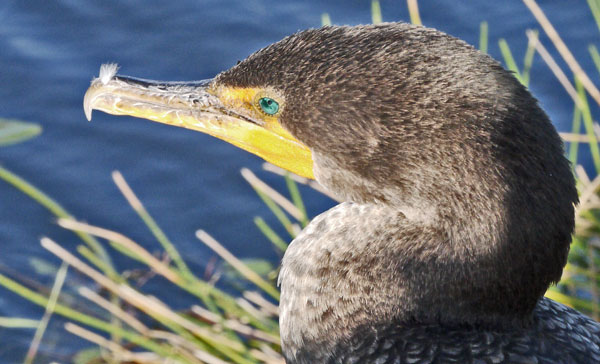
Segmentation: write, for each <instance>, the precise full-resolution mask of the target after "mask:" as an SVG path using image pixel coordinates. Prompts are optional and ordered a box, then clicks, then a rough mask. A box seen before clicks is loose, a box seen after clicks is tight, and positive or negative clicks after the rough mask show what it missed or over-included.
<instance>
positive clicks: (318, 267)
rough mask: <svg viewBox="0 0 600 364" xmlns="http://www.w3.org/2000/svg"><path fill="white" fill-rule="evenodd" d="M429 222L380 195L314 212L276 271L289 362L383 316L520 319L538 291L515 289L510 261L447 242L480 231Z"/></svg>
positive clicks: (491, 321)
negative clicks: (376, 199) (380, 199)
mask: <svg viewBox="0 0 600 364" xmlns="http://www.w3.org/2000/svg"><path fill="white" fill-rule="evenodd" d="M432 222H433V221H432ZM438 222H439V221H437V220H436V221H435V223H432V224H429V223H427V222H424V221H422V220H419V219H413V218H410V217H409V218H407V216H405V214H404V213H403V212H401V211H399V209H398V208H397V207H395V206H392V205H388V204H383V203H365V204H357V203H351V202H346V203H342V204H340V205H338V206H336V207H334V208H332V209H331V210H329V211H327V212H325V213H323V214H321V215H320V216H318V217H316V218H315V219H314V220H313V221H312V222H311V223H310V224H309V225H308V226H307V228H305V229H304V231H303V232H302V233H301V234H300V235H299V236H298V237H297V238H296V239H295V240H294V241H293V242H292V244H291V245H290V246H289V248H288V250H287V252H286V254H285V256H284V258H283V262H282V268H281V273H280V277H279V282H280V284H281V293H282V295H281V303H280V315H281V316H280V326H281V336H282V343H283V349H284V353H285V355H286V358H287V360H288V362H290V363H304V362H307V363H308V362H325V358H326V357H327V355H329V354H330V353H331V352H332V350H333V348H334V347H335V346H337V347H338V348H339V344H340V343H343V342H344V340H346V339H348V338H350V337H352V336H355V335H357V332H356V331H357V330H365V329H366V330H369V329H372V328H374V327H377V326H380V325H389V324H390V323H396V324H397V325H400V326H402V325H407V326H410V325H413V324H415V323H422V324H431V323H439V324H444V325H449V326H456V325H486V326H502V325H514V324H515V323H516V324H524V323H526V322H527V319H528V317H529V314H530V312H531V310H532V309H533V307H534V306H535V302H536V301H537V300H538V298H539V296H540V293H538V292H535V291H530V292H521V293H523V294H527V295H529V296H530V297H528V299H526V300H525V301H527V300H528V301H530V302H524V300H523V297H517V295H516V294H515V292H516V291H515V288H514V287H513V286H518V285H519V282H511V278H506V277H507V276H506V275H505V274H508V277H510V276H512V274H510V272H504V273H503V270H508V269H509V268H508V267H506V266H505V264H504V261H505V257H498V256H502V255H503V254H505V253H506V252H503V251H501V249H500V250H497V251H495V250H496V249H497V247H498V245H497V244H494V243H491V244H490V243H489V242H481V241H471V242H468V243H467V242H465V241H460V242H458V241H456V240H457V239H480V238H481V237H480V236H476V235H474V234H473V233H469V234H467V233H463V234H460V232H459V230H461V229H464V230H463V231H478V229H476V228H473V226H470V227H469V226H462V227H458V226H455V227H453V228H452V229H448V226H446V225H444V224H438ZM453 231H454V232H453ZM486 232H489V231H487V230H486ZM457 234H458V236H457ZM488 238H490V237H488ZM490 239H493V237H491V238H490ZM516 289H517V290H518V288H516ZM521 291H523V290H522V289H521ZM514 300H516V301H517V302H516V303H515V302H514ZM524 305H527V306H524ZM307 355H308V356H309V358H310V359H309V360H308V361H296V360H295V359H294V358H296V357H297V356H301V357H306V356H307Z"/></svg>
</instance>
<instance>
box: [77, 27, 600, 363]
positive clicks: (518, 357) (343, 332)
mask: <svg viewBox="0 0 600 364" xmlns="http://www.w3.org/2000/svg"><path fill="white" fill-rule="evenodd" d="M102 70H103V71H102ZM115 72H116V66H104V67H103V68H102V69H101V74H100V77H99V78H98V79H95V80H93V81H92V84H91V86H90V88H89V89H88V91H87V92H86V95H85V97H84V109H85V112H86V115H87V117H88V119H89V118H90V117H91V112H92V110H93V109H98V110H103V111H106V112H110V113H114V114H118V115H122V114H128V115H134V116H140V117H145V118H149V119H151V120H155V121H159V122H164V123H167V124H171V125H177V126H183V127H188V128H191V129H194V130H198V131H202V132H205V133H208V134H211V135H214V136H216V137H218V138H221V139H224V140H226V141H228V142H230V143H233V144H235V145H236V146H238V147H240V148H243V149H246V150H248V151H250V152H252V153H255V154H257V155H260V156H262V157H263V158H265V159H267V160H270V161H272V162H273V163H276V164H278V165H280V166H281V167H283V168H287V169H289V170H292V171H296V172H297V173H300V174H302V175H304V176H306V177H311V176H314V177H316V179H317V180H318V181H319V182H320V183H321V184H322V185H323V186H324V187H325V188H327V189H328V190H329V191H331V192H332V193H333V194H335V195H337V196H338V197H339V199H340V200H342V201H345V202H343V203H341V204H340V205H338V206H336V207H334V208H332V209H331V210H329V211H327V212H325V213H323V214H321V215H320V216H318V217H316V218H315V219H314V220H313V221H312V222H311V223H310V224H309V225H308V226H307V227H306V228H305V229H304V230H303V231H302V233H301V234H299V235H298V237H297V238H296V239H295V240H294V241H293V242H292V244H291V245H290V246H289V248H288V250H287V251H286V253H285V256H284V258H283V262H282V268H281V273H280V277H279V281H280V284H281V304H280V314H281V316H280V324H281V337H282V345H283V352H284V355H285V357H286V360H287V362H288V363H289V364H309V363H310V364H313V363H331V364H333V363H361V364H363V363H378V364H382V363H396V364H400V363H436V364H443V363H477V364H483V363H486V364H490V363H511V364H513V363H537V364H558V363H565V364H584V363H585V364H589V363H600V325H599V324H598V323H596V322H594V321H592V320H591V319H589V318H587V317H585V316H583V315H581V314H579V313H578V312H576V311H574V310H572V309H569V308H567V307H565V306H563V305H561V304H559V303H556V302H553V301H551V300H548V299H545V298H542V297H543V294H544V292H545V291H546V289H547V288H548V286H549V285H550V284H552V283H553V282H557V281H558V280H559V279H560V276H561V273H562V269H563V267H564V265H565V262H566V258H567V253H568V250H569V244H570V241H571V233H572V231H573V225H574V204H575V203H576V202H577V192H576V190H575V183H574V179H573V175H572V173H571V168H570V166H569V164H568V162H567V160H566V159H565V158H564V156H563V145H562V142H561V140H560V138H559V137H558V135H557V133H556V130H555V129H554V127H553V126H552V124H551V123H550V121H549V120H548V117H547V116H546V114H545V113H544V112H543V111H542V110H541V109H540V107H539V106H538V104H537V101H536V100H535V99H534V98H533V97H532V96H531V94H530V93H529V92H528V91H527V90H526V89H525V88H524V87H523V86H522V85H521V84H520V83H519V82H518V81H517V80H516V79H515V78H514V77H513V76H512V75H511V74H510V73H509V72H507V71H505V70H504V69H503V68H502V67H501V66H500V65H499V64H498V63H497V62H496V61H494V60H493V59H491V58H490V57H488V56H487V55H484V54H481V53H479V52H478V51H477V50H475V49H474V48H472V47H471V46H469V45H467V44H466V43H464V42H462V41H460V40H458V39H455V38H453V37H450V36H448V35H446V34H443V33H441V32H438V31H435V30H433V29H427V28H422V27H416V26H412V25H408V24H383V25H377V26H357V27H325V28H321V29H314V30H308V31H304V32H300V33H297V34H294V35H292V36H290V37H288V38H285V39H283V40H282V41H280V42H278V43H275V44H273V45H271V46H268V47H267V48H265V49H263V50H260V51H258V52H257V53H255V54H253V55H251V56H250V57H249V58H248V59H246V60H244V61H242V62H241V63H239V64H238V65H236V66H235V67H233V68H231V69H230V70H228V71H225V72H223V73H221V74H220V75H218V76H217V77H216V78H215V79H214V80H212V81H210V83H192V84H187V83H161V82H154V81H148V80H139V79H133V78H129V77H125V76H119V75H115ZM290 134H291V135H290Z"/></svg>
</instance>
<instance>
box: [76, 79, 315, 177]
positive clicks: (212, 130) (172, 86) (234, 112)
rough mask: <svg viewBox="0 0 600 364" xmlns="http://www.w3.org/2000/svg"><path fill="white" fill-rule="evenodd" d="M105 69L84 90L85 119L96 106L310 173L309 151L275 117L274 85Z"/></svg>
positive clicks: (280, 100)
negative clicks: (157, 77) (161, 78)
mask: <svg viewBox="0 0 600 364" xmlns="http://www.w3.org/2000/svg"><path fill="white" fill-rule="evenodd" d="M103 72H104V74H103ZM106 72H107V71H102V69H101V72H100V77H99V78H97V79H94V80H93V81H92V84H91V86H90V88H89V89H88V91H87V92H86V95H85V98H84V109H85V112H86V116H87V117H88V119H91V112H92V110H93V109H96V110H101V111H104V112H107V113H109V114H114V115H129V116H134V117H139V118H144V119H149V120H152V121H157V122H160V123H165V124H169V125H174V126H180V127H184V128H188V129H193V130H197V131H200V132H203V133H206V134H209V135H212V136H214V137H217V138H219V139H222V140H225V141H227V142H229V143H231V144H233V145H235V146H237V147H239V148H241V149H244V150H246V151H248V152H251V153H253V154H256V155H258V156H260V157H262V158H263V159H265V160H266V161H268V162H270V163H273V164H275V165H277V166H279V167H281V168H284V169H286V170H289V171H291V172H293V173H296V174H298V175H300V176H303V177H307V178H314V176H313V162H312V155H311V151H310V150H309V149H308V147H306V146H305V145H304V144H302V143H301V142H299V141H298V140H297V139H296V138H295V137H294V136H292V134H290V133H289V132H288V131H287V130H286V129H284V128H283V127H282V126H281V124H280V123H279V117H280V115H281V113H282V112H283V110H284V109H285V98H284V96H283V95H282V94H281V93H280V92H278V91H277V90H274V89H267V88H260V87H231V86H224V85H219V84H218V83H217V82H215V81H212V82H210V81H203V82H194V83H180V82H175V83H169V82H158V81H149V80H141V79H136V78H132V77H126V76H117V75H115V72H116V68H115V69H112V70H110V72H112V74H110V73H109V74H107V73H106Z"/></svg>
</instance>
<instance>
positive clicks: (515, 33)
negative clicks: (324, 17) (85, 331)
mask: <svg viewBox="0 0 600 364" xmlns="http://www.w3.org/2000/svg"><path fill="white" fill-rule="evenodd" d="M540 5H541V6H542V7H543V9H544V10H545V11H546V13H547V15H548V17H549V18H550V19H551V20H552V22H553V24H554V25H555V26H556V28H557V29H558V31H559V32H560V33H561V35H562V37H563V39H564V40H565V42H566V43H567V44H568V45H569V46H570V48H571V50H572V52H573V53H574V54H575V56H576V57H577V58H578V59H579V60H580V61H581V63H582V66H583V67H584V68H585V69H586V70H587V71H588V73H589V74H590V76H591V77H592V79H593V81H594V82H596V83H598V74H597V72H596V70H595V68H594V66H593V63H592V61H591V59H590V57H589V56H588V53H587V47H588V45H589V44H596V45H598V43H599V38H598V34H599V33H598V30H597V28H596V25H595V23H594V19H593V18H592V16H591V14H590V13H589V11H588V8H587V4H586V2H585V1H583V0H576V1H568V2H566V1H549V0H547V1H540ZM381 6H382V9H383V18H384V20H385V21H408V20H409V17H408V12H407V9H406V4H405V2H404V1H400V0H397V1H386V0H383V1H382V2H381ZM420 9H421V16H422V19H423V22H424V24H425V25H427V26H431V27H435V28H438V29H440V30H443V31H445V32H447V33H450V34H452V35H454V36H457V37H459V38H462V39H464V40H466V41H467V42H469V43H471V44H475V45H476V44H477V42H478V37H479V23H480V22H481V21H483V20H487V21H488V22H489V34H490V49H489V51H490V53H491V54H492V56H494V57H495V58H497V59H500V52H499V48H498V45H497V41H498V39H499V38H506V39H507V41H508V43H509V44H510V46H511V49H512V51H513V53H514V55H515V58H516V59H517V62H518V64H519V65H521V64H522V59H523V56H524V52H525V48H526V43H527V40H526V36H525V30H526V29H530V28H539V26H538V25H537V24H536V22H535V20H534V18H533V17H532V15H531V14H530V13H529V11H528V10H527V9H526V7H525V6H524V5H523V4H522V2H521V1H517V0H510V1H467V0H463V1H456V0H442V1H425V0H423V1H420ZM323 12H327V13H329V14H330V16H331V19H332V21H333V23H334V24H361V23H369V22H370V21H371V16H370V1H364V0H361V1H358V0H343V1H342V0H338V1H317V0H311V1H258V0H256V1H247V0H218V1H217V0H213V1H202V0H183V1H168V2H167V1H141V0H139V1H79V0H61V1H47V0H32V1H25V0H3V1H2V2H0V116H1V117H6V118H16V119H22V120H27V121H34V122H38V123H40V124H41V125H42V126H43V128H44V131H43V134H42V136H40V137H38V138H36V139H33V140H31V141H28V142H26V143H23V144H19V145H15V146H10V147H5V148H0V163H1V164H2V165H3V166H4V167H6V168H9V169H10V170H12V171H14V172H16V173H17V174H19V175H20V176H22V177H24V178H25V179H27V180H28V181H30V182H32V183H33V184H35V185H36V186H38V187H40V188H41V189H42V190H44V191H45V192H47V193H48V194H49V195H50V196H52V197H53V198H54V199H56V200H57V201H59V202H60V203H62V204H63V205H64V206H65V207H66V208H67V209H68V210H69V211H70V212H71V213H73V214H74V215H75V216H77V217H78V218H81V219H83V220H86V221H88V222H90V223H93V224H95V225H100V226H104V227H106V228H109V229H114V230H117V231H121V232H124V233H126V234H127V235H128V236H130V237H131V238H133V239H134V240H136V241H138V242H140V243H142V244H143V245H144V246H146V247H148V249H150V250H152V251H156V250H158V245H157V243H156V242H155V241H154V239H153V238H152V236H151V235H150V233H149V232H148V231H147V229H146V228H145V227H144V226H143V224H141V222H140V221H139V219H138V218H137V216H136V215H135V213H134V212H133V211H132V210H131V209H130V208H129V206H128V205H127V204H126V203H125V201H124V199H123V198H122V196H121V195H120V194H119V192H118V191H117V189H116V187H115V186H114V184H113V183H112V181H111V177H110V176H111V172H112V171H113V170H120V171H121V172H122V173H123V174H124V176H125V178H126V179H127V180H128V181H129V183H130V184H131V186H132V187H133V189H134V190H135V191H136V192H137V194H138V196H139V197H140V198H141V200H142V201H143V202H144V203H145V205H146V207H147V209H148V210H149V211H150V213H151V214H152V215H153V216H154V217H155V218H156V220H157V221H158V222H159V224H160V225H161V226H162V227H163V228H164V229H165V231H166V233H167V235H168V236H169V237H170V238H171V239H172V240H173V241H174V242H175V244H176V245H177V247H178V248H179V249H180V251H181V252H182V253H183V255H184V257H185V259H186V261H187V262H189V264H190V266H191V267H192V269H193V270H194V271H195V272H198V273H199V275H202V274H203V272H204V270H205V267H206V264H207V262H208V261H209V260H210V259H211V258H212V257H214V254H213V253H212V252H211V251H209V250H208V249H207V248H205V247H204V246H202V244H200V243H199V242H198V241H197V240H196V239H195V238H194V232H195V231H196V230H197V229H199V228H203V229H205V230H207V231H208V232H209V233H211V234H212V235H213V236H214V237H216V238H217V239H218V240H219V241H221V242H222V243H223V244H224V245H226V246H227V247H228V248H229V249H230V250H231V251H232V252H233V253H234V254H236V255H237V256H240V257H243V258H244V257H245V258H250V257H260V258H266V259H268V260H270V261H272V262H273V263H276V262H277V261H278V259H279V256H278V255H277V253H276V252H275V251H274V250H273V249H272V248H271V246H270V245H269V243H268V242H267V241H266V240H265V238H264V237H263V236H262V235H261V234H260V232H259V231H258V230H257V229H256V228H255V226H254V224H253V221H252V218H253V217H254V216H257V215H259V216H263V217H265V218H266V220H267V221H268V222H269V223H270V224H271V225H273V226H276V225H277V223H276V220H275V218H274V217H272V215H271V214H270V212H269V211H268V210H267V209H266V207H265V206H264V205H263V204H262V203H261V202H260V200H259V199H258V198H257V197H256V195H255V194H254V192H253V190H252V189H251V188H250V187H249V186H248V185H247V184H246V183H245V182H244V180H243V179H242V177H241V176H240V174H239V170H240V169H241V168H242V167H248V168H250V169H251V170H253V171H255V173H257V174H258V175H259V176H260V177H261V178H263V179H264V180H265V181H266V182H268V183H270V184H272V185H273V186H275V187H276V188H277V189H279V190H281V191H284V190H285V183H284V182H283V180H282V179H281V178H280V177H277V176H275V175H272V174H270V173H268V172H264V171H262V170H261V164H262V161H261V160H260V159H259V158H257V157H255V156H253V155H250V154H248V153H246V152H243V151H241V150H238V149H236V148H235V147H233V146H230V145H228V144H226V143H224V142H221V141H219V140H216V139H213V138H211V137H209V136H206V135H203V134H200V133H197V132H193V131H189V130H184V129H179V128H173V127H168V126H164V125H159V124H156V123H151V122H148V121H145V120H140V119H133V118H128V117H119V118H117V117H114V116H109V115H106V114H103V113H100V112H96V113H94V119H93V120H94V121H93V122H92V123H88V122H87V121H86V120H85V117H84V114H83V110H82V98H83V94H84V92H85V90H86V88H87V86H88V85H89V81H90V80H91V78H92V77H93V76H95V75H97V72H98V68H99V65H100V64H101V63H104V62H117V63H119V65H120V66H121V71H120V72H121V73H122V74H128V75H132V76H137V77H143V78H154V79H163V80H192V79H206V78H211V77H213V76H214V75H216V74H217V73H218V72H220V71H222V70H225V69H227V68H229V67H231V66H232V65H234V64H235V63H236V61H238V60H241V59H243V58H245V57H246V56H248V55H249V54H251V53H252V52H253V51H256V50H258V49H260V48H261V47H263V46H266V45H268V44H270V43H273V42H275V41H277V40H279V39H281V38H282V37H284V36H286V35H288V34H291V33H293V32H296V31H298V30H301V29H305V28H311V27H318V26H320V23H321V14H322V13H323ZM541 39H542V42H544V44H545V45H546V46H547V48H548V49H549V50H550V51H551V53H552V54H553V55H554V56H555V57H556V59H559V58H560V57H558V55H557V53H556V52H555V50H554V48H553V47H552V46H551V44H550V43H549V41H548V39H547V37H546V36H545V35H543V34H542V36H541ZM559 64H560V65H561V66H562V67H563V69H565V70H567V68H566V66H565V65H564V63H563V62H562V61H559ZM567 73H568V74H570V72H567ZM530 88H531V90H532V92H533V93H534V94H535V95H536V96H537V97H538V98H539V100H540V102H541V105H542V107H543V108H544V109H545V110H546V111H547V112H548V114H549V115H550V117H551V118H552V120H553V121H554V123H555V125H556V126H557V128H558V129H559V130H562V131H565V130H569V129H570V124H571V117H572V107H573V103H572V101H571V100H570V98H569V96H568V95H567V93H566V92H565V91H564V90H563V88H562V87H561V86H560V84H559V83H558V82H557V81H556V79H555V78H554V76H553V75H552V74H551V73H550V71H549V70H548V68H547V66H546V65H545V64H544V63H543V61H542V60H541V59H540V57H539V56H537V55H536V58H535V61H534V65H533V71H532V76H531V86H530ZM582 154H583V156H582V160H581V162H582V163H583V164H584V165H586V166H588V167H589V165H590V162H589V158H588V157H587V153H586V152H585V151H584V150H583V151H582ZM301 191H302V193H303V195H304V196H305V198H306V204H307V208H308V211H309V214H310V215H311V216H314V215H315V214H318V213H319V212H321V211H323V210H325V209H327V208H329V207H331V206H332V205H333V202H332V201H330V200H328V199H326V198H323V197H322V196H321V195H319V194H318V193H315V192H313V191H312V190H310V189H308V188H302V189H301ZM278 232H279V233H280V234H281V235H282V236H285V232H284V231H283V230H282V229H279V230H278ZM41 236H49V237H52V238H53V239H55V240H56V241H58V242H60V243H61V244H63V245H64V246H66V247H68V248H69V249H74V248H75V246H76V245H77V244H80V241H78V240H77V239H76V238H75V237H74V236H73V235H72V234H71V233H69V232H66V231H64V230H62V229H60V228H59V227H57V226H56V224H55V222H54V218H53V217H52V215H50V214H49V213H48V212H47V211H46V210H45V209H43V208H42V207H40V206H39V205H37V204H36V203H34V202H32V201H31V200H30V199H29V198H27V197H26V196H24V195H23V194H22V193H21V192H18V191H17V190H15V189H14V188H12V187H10V186H8V185H7V184H6V183H4V182H2V181H0V272H4V273H7V272H8V273H9V275H12V276H20V277H31V278H35V279H37V280H40V281H41V282H42V283H43V284H46V285H49V284H51V283H52V276H46V275H40V274H36V273H35V272H34V271H33V269H32V267H31V265H30V260H31V258H32V257H35V258H39V259H42V260H45V261H48V262H50V263H51V264H53V265H58V264H59V262H58V261H57V259H55V258H53V257H52V256H51V255H49V254H48V253H46V252H45V251H44V250H43V249H42V248H41V247H40V245H39V239H40V237H41ZM115 255H116V254H115ZM117 265H118V266H119V267H120V268H121V269H123V268H125V267H127V266H129V265H131V262H130V261H129V260H127V259H122V258H117ZM69 279H70V280H71V281H72V282H75V283H71V284H70V289H71V290H72V288H73V287H72V286H73V285H76V284H85V283H86V282H87V281H86V280H85V279H83V278H82V277H81V276H80V275H78V274H77V273H74V272H71V273H70V274H69ZM78 282H80V283H78ZM165 287H166V285H165V284H164V283H163V282H161V281H160V280H157V281H155V282H151V283H150V284H149V286H148V290H149V291H150V292H152V293H154V294H157V295H161V293H163V294H164V290H165V289H166V288H165ZM163 296H164V295H163ZM171 297H172V295H171ZM193 302H194V300H193V299H192V298H191V297H188V296H186V295H185V294H182V295H181V296H180V297H177V298H171V299H170V302H169V303H171V304H173V305H174V306H175V307H178V308H183V307H187V306H189V305H190V304H191V303H193ZM41 315H42V309H41V308H39V307H37V306H35V305H33V304H29V303H27V302H26V301H24V300H23V299H21V298H20V297H18V296H16V295H14V294H12V293H10V292H8V291H6V290H4V289H3V288H0V316H18V317H29V318H39V317H41ZM62 323H63V321H61V320H58V319H53V320H52V321H51V326H50V333H51V334H50V335H48V336H47V338H46V340H45V341H44V345H43V346H42V354H41V357H40V360H39V362H47V361H48V360H49V359H48V358H49V357H57V358H58V359H60V360H62V361H64V362H66V361H68V357H69V355H70V354H71V353H72V351H73V350H76V349H78V348H82V347H86V346H88V344H86V343H84V342H83V341H80V340H78V339H75V338H74V337H73V336H71V335H70V334H67V333H64V331H62V329H61V325H62ZM32 335H33V331H32V330H14V329H3V328H0V362H2V363H10V362H20V361H22V358H23V356H24V353H25V351H26V349H27V345H28V344H29V342H30V340H31V337H32Z"/></svg>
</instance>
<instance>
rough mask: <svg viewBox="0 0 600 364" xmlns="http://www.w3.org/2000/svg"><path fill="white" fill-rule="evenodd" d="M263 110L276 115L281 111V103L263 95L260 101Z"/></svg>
mask: <svg viewBox="0 0 600 364" xmlns="http://www.w3.org/2000/svg"><path fill="white" fill-rule="evenodd" d="M258 104H259V105H260V108H261V110H262V111H263V112H264V113H265V114H267V115H275V114H277V112H278V111H279V104H278V103H277V101H275V100H273V99H272V98H270V97H263V98H261V99H260V100H259V101H258Z"/></svg>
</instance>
